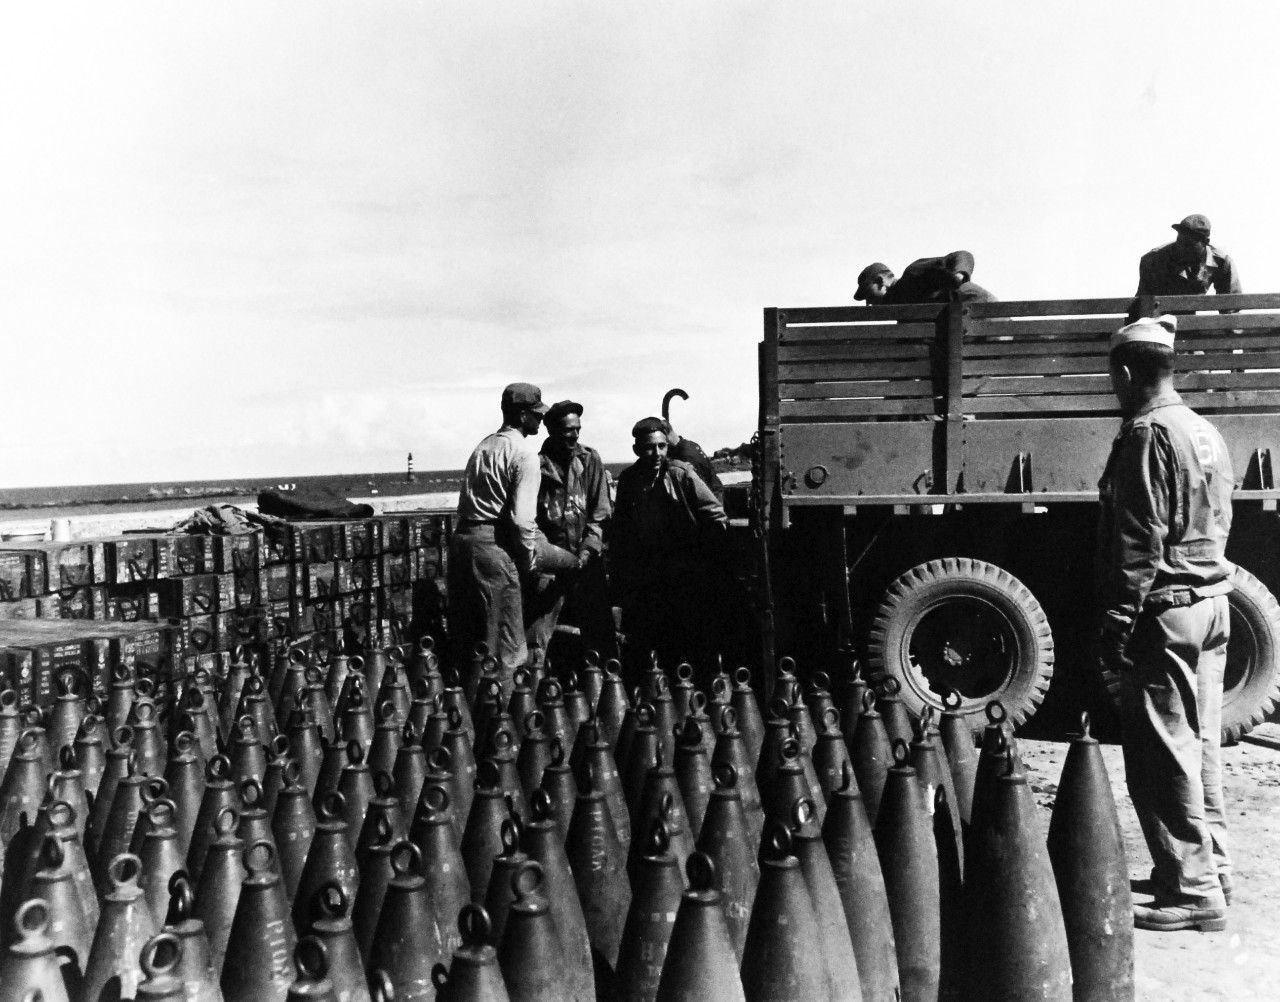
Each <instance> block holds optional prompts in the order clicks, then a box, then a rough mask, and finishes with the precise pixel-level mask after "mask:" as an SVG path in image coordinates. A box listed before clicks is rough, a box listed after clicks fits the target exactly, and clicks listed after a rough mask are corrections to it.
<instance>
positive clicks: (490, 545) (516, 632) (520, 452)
mask: <svg viewBox="0 0 1280 1002" xmlns="http://www.w3.org/2000/svg"><path fill="white" fill-rule="evenodd" d="M547 409H548V408H547V405H546V404H544V403H543V402H542V391H541V390H539V389H538V387H536V386H532V385H530V384H529V383H512V384H511V385H510V386H508V387H507V388H506V389H504V390H503V391H502V427H501V428H499V429H498V430H497V431H496V432H494V433H493V434H492V435H489V436H487V437H486V438H485V439H484V440H483V441H482V442H481V443H480V444H479V445H477V446H476V448H475V451H474V452H473V453H471V458H470V459H469V460H468V461H467V469H466V472H465V473H464V474H463V476H462V488H461V490H460V491H459V493H458V526H457V528H456V529H455V531H454V534H453V540H452V541H451V542H450V544H449V632H450V634H451V637H450V639H451V643H452V647H453V656H454V663H455V664H461V663H462V662H463V661H465V660H466V659H467V658H468V657H469V656H470V654H471V652H472V650H474V648H475V645H476V643H477V642H478V641H484V642H485V643H486V644H488V646H489V653H490V654H492V655H493V656H494V657H495V658H497V659H498V667H499V670H500V672H501V674H502V679H503V687H504V689H505V690H506V692H507V694H509V693H510V688H511V676H512V675H513V673H514V672H515V670H516V669H517V668H519V667H521V666H523V665H524V663H525V661H526V659H527V658H528V648H527V647H526V645H525V637H524V618H523V615H522V613H521V608H520V600H521V592H520V583H521V581H522V580H526V581H527V580H530V579H531V578H532V577H533V575H534V574H535V573H536V572H537V569H538V551H539V545H538V543H539V539H538V526H537V522H536V515H537V507H538V482H539V472H538V454H537V453H536V452H534V450H533V448H532V447H531V446H530V445H529V444H528V443H527V442H526V441H525V439H526V438H527V437H528V436H529V435H534V434H537V431H538V426H539V425H540V424H541V423H542V415H543V414H545V413H546V412H547Z"/></svg>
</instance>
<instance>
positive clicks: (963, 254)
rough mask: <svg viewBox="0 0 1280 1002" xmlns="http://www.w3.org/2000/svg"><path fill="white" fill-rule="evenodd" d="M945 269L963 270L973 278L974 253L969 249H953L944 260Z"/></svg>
mask: <svg viewBox="0 0 1280 1002" xmlns="http://www.w3.org/2000/svg"><path fill="white" fill-rule="evenodd" d="M942 267H943V269H944V270H945V271H963V272H964V273H965V274H966V275H968V276H969V277H970V278H973V255H972V254H970V253H969V252H968V251H952V252H951V253H950V254H948V255H947V256H946V259H945V260H944V261H943V262H942Z"/></svg>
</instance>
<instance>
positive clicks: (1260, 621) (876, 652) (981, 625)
mask: <svg viewBox="0 0 1280 1002" xmlns="http://www.w3.org/2000/svg"><path fill="white" fill-rule="evenodd" d="M1232 584H1233V585H1234V586H1235V590H1234V591H1233V592H1232V593H1231V595H1230V599H1229V601H1230V604H1231V643H1230V646H1229V647H1228V653H1227V669H1226V677H1225V681H1224V687H1223V688H1224V694H1223V707H1222V737H1223V740H1224V741H1235V740H1237V739H1239V738H1240V737H1241V736H1242V735H1244V734H1246V733H1248V732H1249V730H1251V729H1252V728H1253V727H1255V726H1257V725H1258V724H1259V723H1261V722H1262V720H1263V719H1265V717H1266V716H1267V714H1268V713H1270V712H1271V711H1272V710H1273V709H1274V708H1275V706H1276V703H1277V701H1278V700H1280V672H1277V671H1276V657H1277V653H1278V652H1280V604H1277V602H1276V599H1275V596H1274V595H1272V594H1271V592H1270V591H1269V590H1268V589H1267V587H1266V586H1265V585H1264V584H1263V583H1262V582H1261V581H1259V580H1258V579H1257V578H1256V577H1254V576H1253V575H1252V574H1250V573H1249V572H1248V571H1246V570H1244V569H1242V568H1240V567H1237V568H1236V569H1235V571H1234V572H1233V575H1232ZM868 655H869V663H870V668H871V671H872V674H873V675H877V674H891V675H893V676H895V677H896V678H897V679H898V680H899V681H900V682H901V684H902V693H901V698H902V700H903V702H904V703H905V704H906V705H907V708H908V709H909V710H910V711H911V712H912V714H913V715H916V716H918V715H919V714H920V713H921V712H922V711H923V709H924V707H925V706H926V705H928V706H933V707H935V708H937V709H941V708H942V695H943V694H944V693H946V692H947V691H948V690H955V691H956V692H958V693H959V694H960V696H961V699H962V701H961V706H960V712H962V713H966V714H970V715H971V718H972V719H973V721H974V726H975V727H980V726H981V725H982V723H983V722H984V721H985V715H984V714H982V713H981V712H980V711H982V710H983V709H984V708H985V707H986V705H987V703H989V702H990V701H992V700H999V701H1000V702H1001V703H1002V704H1003V705H1004V707H1005V709H1006V711H1007V712H1008V715H1009V720H1010V721H1011V722H1012V723H1013V724H1014V725H1018V724H1021V723H1023V722H1024V721H1025V720H1027V719H1028V718H1029V717H1031V716H1032V715H1033V714H1034V713H1035V712H1036V709H1037V707H1039V705H1040V703H1041V701H1042V700H1043V699H1044V694H1045V692H1046V691H1047V690H1048V688H1049V682H1050V681H1051V679H1052V678H1053V668H1054V648H1053V633H1052V631H1051V629H1050V627H1049V618H1048V616H1047V615H1045V612H1044V609H1043V608H1042V607H1041V605H1040V603H1039V602H1038V601H1037V600H1036V597H1035V596H1034V595H1033V594H1032V593H1031V591H1030V589H1028V588H1027V586H1026V585H1024V584H1023V583H1022V582H1021V581H1019V580H1018V579H1017V578H1016V577H1014V576H1013V575H1012V574H1010V573H1009V572H1008V571H1006V570H1004V569H1003V568H1001V567H997V566H996V565H995V564H990V563H987V562H985V561H982V560H971V559H968V558H964V557H951V558H947V559H944V560H931V561H929V562H928V563H924V564H919V565H918V566H916V567H913V568H911V570H909V571H907V572H906V573H905V574H903V575H902V576H900V577H899V578H898V579H897V580H895V581H894V582H893V583H892V584H891V585H890V586H889V588H888V590H887V591H886V592H885V596H884V598H883V600H882V601H881V603H880V606H879V608H878V609H877V611H876V615H875V619H874V621H873V622H872V626H871V633H870V644H869V649H868Z"/></svg>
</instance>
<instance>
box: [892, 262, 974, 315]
mask: <svg viewBox="0 0 1280 1002" xmlns="http://www.w3.org/2000/svg"><path fill="white" fill-rule="evenodd" d="M973 267H974V261H973V255H972V254H970V253H969V252H968V251H964V250H961V251H952V252H951V253H950V254H948V255H946V256H945V257H922V258H919V259H917V260H915V261H912V262H911V263H910V264H909V265H907V268H906V270H905V271H904V272H903V273H902V277H901V278H900V279H898V280H897V281H896V282H894V283H893V286H892V288H890V289H889V290H888V292H887V293H886V295H885V298H884V301H883V302H884V305H886V306H895V305H900V304H904V303H949V302H951V300H952V299H953V298H954V299H958V300H959V301H960V302H962V303H992V302H995V299H996V297H995V296H993V295H992V294H991V293H990V292H988V291H987V290H986V289H984V288H983V287H982V286H980V285H978V284H977V283H975V282H974V281H973Z"/></svg>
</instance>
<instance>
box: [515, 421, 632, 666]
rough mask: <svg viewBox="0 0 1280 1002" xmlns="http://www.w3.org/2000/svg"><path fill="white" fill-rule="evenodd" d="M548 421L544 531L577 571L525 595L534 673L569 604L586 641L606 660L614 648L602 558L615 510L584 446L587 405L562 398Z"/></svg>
mask: <svg viewBox="0 0 1280 1002" xmlns="http://www.w3.org/2000/svg"><path fill="white" fill-rule="evenodd" d="M543 420H544V423H545V424H546V428H547V438H546V441H544V442H543V443H542V450H541V453H540V455H539V460H540V463H541V481H540V486H539V488H538V528H539V529H540V530H541V531H542V533H543V535H544V536H545V537H546V539H547V541H548V543H550V544H551V545H553V546H556V547H559V548H560V549H561V550H566V551H568V552H569V553H570V554H572V555H573V557H574V567H573V569H572V570H571V571H569V572H568V573H561V574H558V575H556V576H555V577H553V578H548V577H547V576H545V575H544V576H543V577H542V580H541V582H540V586H539V587H538V588H537V589H535V590H534V591H533V592H532V593H530V594H528V595H526V600H525V622H526V623H527V624H528V629H527V638H528V643H529V663H530V664H531V665H534V666H535V667H542V665H543V664H544V663H545V661H546V654H547V648H548V646H549V644H550V642H551V635H552V633H554V632H555V628H556V623H557V622H558V620H559V618H560V613H561V612H562V611H563V610H564V608H565V605H566V599H567V600H568V606H569V608H568V610H567V611H568V613H569V614H570V615H571V616H572V617H573V618H574V619H575V620H576V621H577V623H578V625H579V628H580V630H581V631H582V634H583V640H584V642H585V643H586V644H587V645H588V646H589V647H592V648H594V649H596V650H597V651H599V652H600V653H601V654H603V655H604V656H606V657H611V656H612V648H613V628H612V621H611V619H610V614H609V607H608V602H607V600H606V598H605V594H606V591H607V588H606V582H605V577H604V561H603V560H602V559H601V549H602V547H603V544H604V523H605V521H606V520H607V519H608V518H609V512H610V510H611V506H610V503H609V486H608V483H607V481H606V479H605V470H604V463H603V462H602V461H601V459H600V453H598V452H596V450H595V449H592V448H589V447H588V446H585V445H583V444H582V443H581V442H579V441H578V438H579V435H580V434H581V432H582V404H579V403H575V402H574V401H572V400H561V401H560V402H559V403H556V404H552V406H551V409H550V410H548V411H547V415H546V417H545V418H544V419H543Z"/></svg>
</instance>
